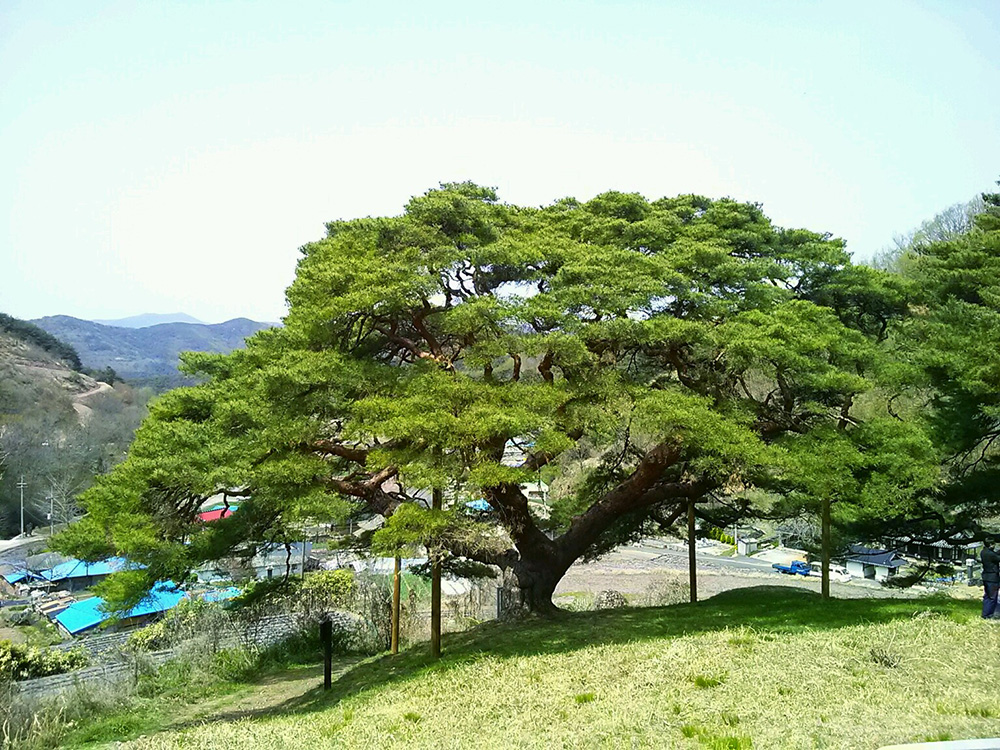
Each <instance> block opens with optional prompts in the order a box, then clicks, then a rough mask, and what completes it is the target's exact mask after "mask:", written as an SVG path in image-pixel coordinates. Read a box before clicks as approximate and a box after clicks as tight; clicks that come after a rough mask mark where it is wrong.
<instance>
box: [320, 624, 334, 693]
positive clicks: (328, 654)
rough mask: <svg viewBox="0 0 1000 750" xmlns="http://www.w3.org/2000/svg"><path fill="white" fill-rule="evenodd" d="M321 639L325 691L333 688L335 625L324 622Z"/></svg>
mask: <svg viewBox="0 0 1000 750" xmlns="http://www.w3.org/2000/svg"><path fill="white" fill-rule="evenodd" d="M319 639H320V641H322V642H323V689H324V690H329V689H330V688H332V687H333V623H332V622H330V620H323V622H321V623H320V624H319Z"/></svg>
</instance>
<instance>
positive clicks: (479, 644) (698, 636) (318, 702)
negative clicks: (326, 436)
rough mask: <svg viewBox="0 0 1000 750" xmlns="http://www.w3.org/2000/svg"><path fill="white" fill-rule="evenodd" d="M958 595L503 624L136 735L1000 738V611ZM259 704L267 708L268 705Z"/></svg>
mask: <svg viewBox="0 0 1000 750" xmlns="http://www.w3.org/2000/svg"><path fill="white" fill-rule="evenodd" d="M977 615H978V613H977V611H976V604H975V603H974V602H970V601H964V602H962V601H956V600H949V599H922V600H901V599H852V600H838V601H832V602H823V601H821V600H820V598H819V597H818V596H817V595H816V594H814V593H812V592H808V591H802V590H794V589H787V588H781V587H760V588H754V589H742V590H738V591H730V592H727V593H724V594H720V595H719V596H716V597H714V598H713V599H711V600H709V601H706V602H703V603H700V604H698V605H675V606H670V607H661V608H649V609H621V610H608V611H602V612H584V613H572V614H569V615H567V616H566V617H565V618H563V619H560V620H558V621H555V622H545V621H536V620H530V621H527V622H519V623H510V624H501V623H490V624H487V625H484V626H481V627H479V628H477V629H475V630H474V631H470V632H468V633H464V634H460V635H452V636H449V637H448V638H447V639H446V642H445V648H446V653H445V655H444V657H443V658H442V659H441V660H440V661H439V662H432V661H431V660H430V659H429V658H427V656H426V653H425V649H424V648H421V647H414V648H412V649H410V650H408V651H406V652H404V653H402V654H400V655H399V656H397V657H390V656H383V657H378V658H373V659H369V660H367V661H365V662H363V663H361V664H359V665H358V666H356V667H355V668H353V669H351V670H350V671H347V672H346V673H344V674H343V675H342V676H341V677H340V678H339V679H338V680H337V681H336V682H335V684H334V688H333V690H332V691H330V692H328V693H324V692H323V691H322V690H321V689H319V687H317V688H316V689H313V690H309V691H307V692H305V693H302V694H300V695H299V696H297V697H296V698H294V699H291V700H286V701H284V702H282V703H281V704H279V705H277V706H274V707H273V708H270V707H267V706H262V707H261V708H260V710H259V711H257V712H254V713H252V714H251V715H250V717H249V718H242V719H239V720H236V721H209V723H206V724H203V725H201V726H192V727H188V728H185V729H182V730H178V731H173V732H164V733H160V734H156V735H152V736H147V737H143V738H140V739H138V740H136V741H134V743H133V744H132V745H130V746H132V747H136V748H163V747H184V748H261V747H263V748H284V747H295V748H303V747H308V748H317V747H344V748H369V747H371V748H395V747H398V748H424V747H427V748H469V747H484V748H517V747H523V748H535V747H538V748H543V747H544V748H549V747H567V748H570V747H580V748H591V747H607V748H621V747H625V748H631V747H636V748H640V747H678V748H764V749H770V748H837V749H840V748H877V747H879V746H880V745H883V744H891V743H899V742H905V741H921V740H938V739H961V738H969V737H986V736H995V735H998V734H1000V623H988V622H983V621H981V620H980V619H979V618H978V616H977ZM254 714H255V715H254Z"/></svg>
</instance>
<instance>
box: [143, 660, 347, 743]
mask: <svg viewBox="0 0 1000 750" xmlns="http://www.w3.org/2000/svg"><path fill="white" fill-rule="evenodd" d="M360 661H361V658H360V657H358V658H342V659H339V660H337V661H335V662H334V664H333V679H334V681H335V682H336V680H337V678H338V677H340V676H341V675H343V674H344V673H346V672H348V671H350V670H351V669H352V668H353V667H354V666H355V665H357V664H358V663H359V662H360ZM322 685H323V665H322V664H315V665H311V666H308V667H297V668H294V669H288V670H285V671H282V672H278V673H276V674H273V675H268V676H267V677H265V678H264V679H262V680H261V681H260V682H256V683H253V684H251V685H247V686H245V687H244V688H242V689H240V690H239V691H238V692H236V693H230V694H229V695H223V696H219V697H217V698H211V699H209V700H207V701H204V702H202V703H198V704H192V705H190V706H186V707H185V708H184V709H183V710H182V711H180V712H179V713H178V714H177V716H175V717H174V718H173V720H172V721H171V722H170V723H169V724H167V725H166V726H164V727H162V729H160V730H159V731H172V730H177V729H182V728H185V727H191V726H197V725H198V724H208V723H210V722H216V721H237V720H239V719H247V718H254V717H258V716H263V715H265V714H273V713H275V712H277V713H281V712H282V711H283V710H284V709H285V708H287V707H288V706H290V705H293V704H294V703H296V702H297V701H298V699H299V698H301V697H302V696H303V695H305V694H306V693H308V692H309V691H310V690H315V689H316V688H319V687H321V686H322Z"/></svg>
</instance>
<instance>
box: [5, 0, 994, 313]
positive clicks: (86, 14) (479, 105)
mask: <svg viewBox="0 0 1000 750" xmlns="http://www.w3.org/2000/svg"><path fill="white" fill-rule="evenodd" d="M998 178H1000V2H997V1H996V0H981V1H979V2H974V1H972V0H969V1H967V2H953V1H952V0H939V1H938V2H917V1H911V2H897V1H893V0H883V1H882V2H877V3H873V2H870V1H867V2H848V1H845V0H838V1H836V2H834V1H832V0H831V1H830V2H800V1H798V0H795V1H789V2H765V1H764V0H759V1H758V2H711V1H709V2H694V1H692V2H667V1H663V2H659V3H651V2H647V3H639V2H596V1H594V2H532V3H526V2H518V1H512V2H507V3H501V4H498V3H491V4H483V3H468V2H465V3H458V2H453V3H441V2H432V1H430V0H428V1H427V2H423V3H413V2H367V3H346V2H307V1H303V0H299V1H298V2H294V3H282V2H276V1H273V2H250V1H245V0H241V1H240V2H227V1H223V0H211V1H207V0H206V1H204V2H194V1H192V2H143V3H137V2H132V1H128V2H124V1H123V2H100V1H98V0H88V2H73V1H71V0H67V1H65V2H48V1H47V0H24V1H20V0H3V1H2V2H0V311H2V312H6V313H8V314H11V315H15V316H17V317H21V318H35V317H40V316H43V315H54V314H67V315H74V316H76V317H80V318H117V317H124V316H127V315H133V314H137V313H142V312H175V311H184V312H186V313H189V314H191V315H194V316H195V317H197V318H199V319H201V320H205V321H208V322H218V321H222V320H226V319H228V318H233V317H237V316H246V317H250V318H254V319H257V320H277V319H278V318H280V317H281V316H282V315H283V314H284V309H285V308H284V289H285V287H286V286H287V285H288V284H289V283H290V281H291V280H292V278H293V276H294V273H295V262H296V260H297V258H298V252H297V248H298V247H299V246H301V245H302V244H304V243H306V242H309V241H311V240H314V239H318V238H319V237H321V236H322V234H323V231H324V230H323V223H324V222H325V221H329V220H332V219H337V218H351V217H356V216H366V215H386V214H398V213H400V212H401V210H402V208H403V206H404V204H405V203H406V201H407V200H408V199H409V197H410V196H412V195H414V194H418V193H422V192H424V191H425V190H427V189H429V188H431V187H434V186H435V185H437V183H439V182H442V181H453V180H464V179H471V180H474V181H476V182H479V183H481V184H486V185H492V186H495V187H497V188H498V190H499V193H500V197H501V199H502V200H505V201H508V202H512V203H518V204H527V205H542V204H547V203H550V202H552V201H553V200H556V199H558V198H561V197H563V196H567V195H573V196H576V197H577V198H580V199H588V198H591V197H592V196H594V195H595V194H597V193H599V192H602V191H604V190H608V189H619V190H626V191H638V192H641V193H643V194H644V195H646V196H647V197H649V198H657V197H660V196H664V195H676V194H678V193H691V192H693V193H701V194H704V195H708V196H711V197H720V196H724V195H729V196H732V197H734V198H738V199H743V200H752V201H759V202H761V203H763V204H764V210H765V212H766V213H767V214H768V215H769V216H770V217H771V218H772V219H773V220H774V221H775V223H777V224H780V225H783V226H796V227H799V226H801V227H806V228H809V229H812V230H815V231H828V232H831V233H832V234H834V235H836V236H840V237H844V238H845V239H846V240H847V241H848V248H849V249H850V250H851V251H852V252H854V254H855V255H856V257H858V258H867V257H870V256H871V255H872V253H873V252H875V251H877V250H879V249H881V248H882V247H884V246H886V245H888V244H889V242H890V241H891V238H892V236H893V235H894V234H896V233H900V232H903V231H906V230H909V229H911V228H913V227H914V226H916V225H918V224H919V223H920V222H921V221H923V220H924V219H927V218H930V217H931V216H933V215H934V214H935V213H937V212H938V211H940V210H942V209H944V208H946V207H947V206H949V205H951V204H953V203H957V202H960V201H966V200H968V199H970V198H971V197H973V196H974V195H975V194H976V193H978V192H981V191H983V190H986V189H990V188H991V187H992V186H993V183H994V181H995V180H997V179H998Z"/></svg>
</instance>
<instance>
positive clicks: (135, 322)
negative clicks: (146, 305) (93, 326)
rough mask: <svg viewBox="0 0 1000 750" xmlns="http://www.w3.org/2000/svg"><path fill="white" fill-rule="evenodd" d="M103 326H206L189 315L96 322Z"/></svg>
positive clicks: (152, 314)
mask: <svg viewBox="0 0 1000 750" xmlns="http://www.w3.org/2000/svg"><path fill="white" fill-rule="evenodd" d="M91 322H93V323H98V324H100V325H102V326H114V327H116V328H149V327H150V326H155V325H160V324H161V323H193V324H194V325H200V326H201V325H206V323H205V321H203V320H198V319H197V318H193V317H191V316H190V315H188V314H187V313H182V312H178V313H143V314H142V315H130V316H129V317H127V318H117V319H115V320H94V321H91Z"/></svg>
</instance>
